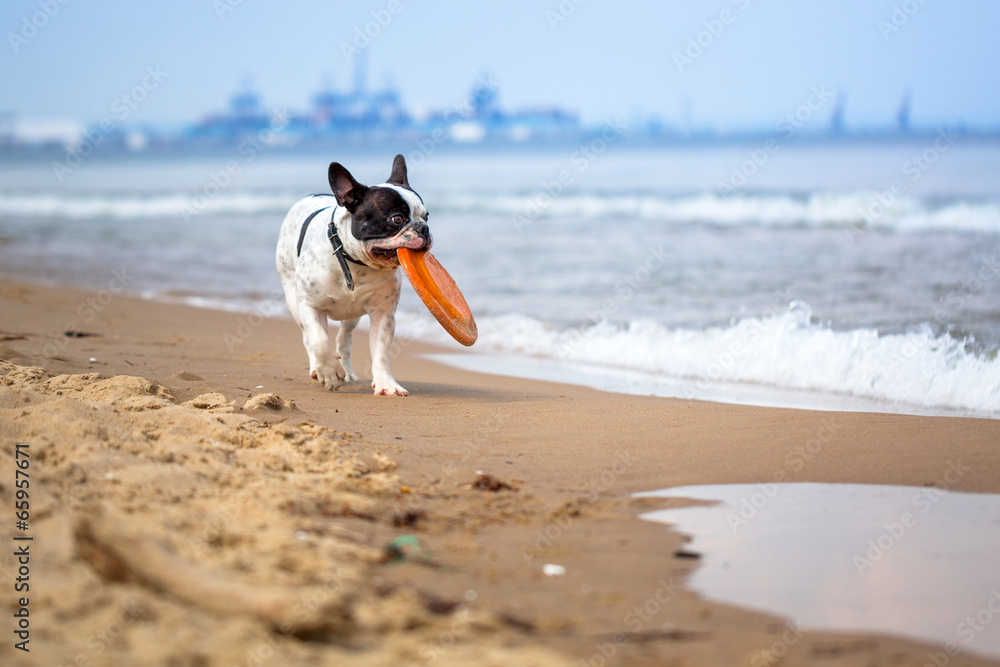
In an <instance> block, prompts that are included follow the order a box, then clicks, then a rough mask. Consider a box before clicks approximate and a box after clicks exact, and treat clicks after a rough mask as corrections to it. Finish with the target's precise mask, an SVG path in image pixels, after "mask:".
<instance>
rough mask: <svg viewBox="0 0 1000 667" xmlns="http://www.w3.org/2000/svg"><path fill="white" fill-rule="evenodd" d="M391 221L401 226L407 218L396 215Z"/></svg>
mask: <svg viewBox="0 0 1000 667" xmlns="http://www.w3.org/2000/svg"><path fill="white" fill-rule="evenodd" d="M391 220H392V221H393V223H395V224H397V225H401V224H403V221H404V220H405V218H404V217H403V216H401V215H399V214H398V213H397V214H396V215H394V216H392V218H391Z"/></svg>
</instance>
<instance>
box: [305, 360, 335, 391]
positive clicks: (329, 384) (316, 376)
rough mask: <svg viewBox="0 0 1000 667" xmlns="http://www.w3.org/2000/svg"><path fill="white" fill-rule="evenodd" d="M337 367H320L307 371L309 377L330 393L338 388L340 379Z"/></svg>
mask: <svg viewBox="0 0 1000 667" xmlns="http://www.w3.org/2000/svg"><path fill="white" fill-rule="evenodd" d="M339 367H340V365H339V364H338V365H337V366H320V367H319V368H314V369H312V370H311V371H309V377H311V378H312V379H313V380H318V381H319V382H320V384H322V385H323V386H324V387H326V388H327V389H330V390H331V391H332V390H334V389H336V388H337V387H339V386H340V379H339V377H338V373H337V370H338V369H339Z"/></svg>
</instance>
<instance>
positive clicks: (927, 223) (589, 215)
mask: <svg viewBox="0 0 1000 667" xmlns="http://www.w3.org/2000/svg"><path fill="white" fill-rule="evenodd" d="M437 204H438V208H441V207H444V208H445V209H451V210H455V211H460V212H466V213H476V212H490V213H498V214H502V215H508V216H510V217H512V218H514V219H515V220H520V221H522V222H523V221H528V222H530V221H533V220H536V219H548V218H554V217H572V218H577V219H602V218H608V217H615V218H638V219H644V220H651V221H660V222H665V223H671V224H697V223H701V224H711V225H718V226H740V225H760V226H764V227H794V226H806V227H854V226H864V227H869V226H870V227H876V228H885V229H899V230H903V231H920V230H933V229H940V230H944V231H975V232H987V233H993V232H1000V203H998V202H992V201H980V202H952V203H948V204H941V205H931V204H928V203H925V202H922V201H920V200H918V199H914V198H906V197H898V198H895V199H894V201H892V202H891V203H890V204H889V206H888V207H886V206H884V205H883V204H882V202H881V201H880V200H879V198H878V197H877V196H876V193H875V192H874V191H873V192H852V193H830V192H827V193H823V192H820V193H814V194H812V195H810V196H808V197H794V196H789V195H783V194H753V195H745V194H741V195H719V194H715V193H710V192H704V193H698V194H689V195H675V196H666V195H653V194H649V195H641V194H628V195H617V194H587V193H579V194H564V195H561V196H556V197H551V196H549V195H548V194H547V193H545V192H544V191H541V192H539V193H533V194H530V195H521V196H515V195H505V194H504V195H501V194H498V195H485V194H452V195H448V196H445V197H441V198H439V200H438V202H437Z"/></svg>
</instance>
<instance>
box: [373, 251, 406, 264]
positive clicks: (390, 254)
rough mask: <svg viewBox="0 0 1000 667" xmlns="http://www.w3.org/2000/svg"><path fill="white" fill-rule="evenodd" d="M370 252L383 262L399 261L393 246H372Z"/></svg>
mask: <svg viewBox="0 0 1000 667" xmlns="http://www.w3.org/2000/svg"><path fill="white" fill-rule="evenodd" d="M370 252H371V254H372V257H374V258H375V259H377V260H380V261H383V262H397V261H399V257H398V256H397V255H396V249H395V248H372V249H371V251H370Z"/></svg>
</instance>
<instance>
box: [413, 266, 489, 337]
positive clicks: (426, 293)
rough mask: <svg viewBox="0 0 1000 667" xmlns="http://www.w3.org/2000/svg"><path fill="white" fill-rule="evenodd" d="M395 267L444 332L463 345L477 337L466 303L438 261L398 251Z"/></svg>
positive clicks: (474, 324) (474, 322) (474, 321)
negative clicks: (398, 265)
mask: <svg viewBox="0 0 1000 667" xmlns="http://www.w3.org/2000/svg"><path fill="white" fill-rule="evenodd" d="M396 256H397V257H399V264H400V265H401V266H402V267H403V273H405V274H406V279H407V280H409V281H410V284H411V285H413V290H414V291H415V292H416V293H417V296H419V297H420V300H421V301H423V302H424V305H425V306H427V310H429V311H431V315H433V316H434V319H436V320H437V321H438V322H440V323H441V326H443V327H444V330H445V331H447V332H448V333H449V334H451V337H452V338H454V339H455V340H457V341H458V342H459V343H461V344H462V345H465V346H469V345H472V344H473V343H475V342H476V339H477V338H478V337H479V330H478V329H476V320H475V319H473V317H472V311H471V310H469V304H467V303H465V297H464V296H462V293H461V292H460V291H459V289H458V285H456V284H455V281H454V280H452V278H451V276H450V275H448V272H447V271H445V268H444V267H443V266H441V262H439V261H437V258H435V257H434V255H432V254H430V253H429V252H427V251H426V250H410V249H409V248H399V249H398V250H397V251H396Z"/></svg>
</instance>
